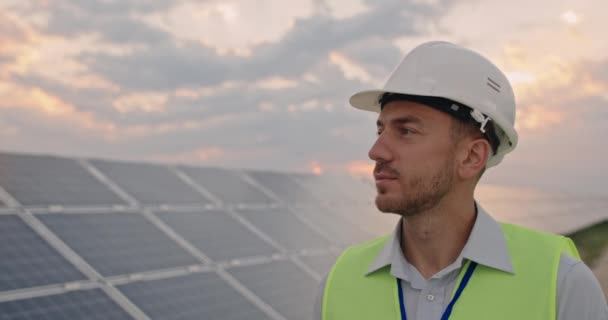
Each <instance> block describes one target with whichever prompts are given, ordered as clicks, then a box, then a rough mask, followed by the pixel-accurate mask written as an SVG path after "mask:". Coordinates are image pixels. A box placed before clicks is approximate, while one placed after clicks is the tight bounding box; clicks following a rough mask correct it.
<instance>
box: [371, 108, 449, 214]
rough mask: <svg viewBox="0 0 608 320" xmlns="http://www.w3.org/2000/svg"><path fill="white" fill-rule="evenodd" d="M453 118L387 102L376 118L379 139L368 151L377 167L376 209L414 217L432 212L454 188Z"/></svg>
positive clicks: (375, 176) (434, 111) (427, 109)
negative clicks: (431, 209)
mask: <svg viewBox="0 0 608 320" xmlns="http://www.w3.org/2000/svg"><path fill="white" fill-rule="evenodd" d="M452 121H453V119H452V117H451V116H450V115H448V114H446V113H444V112H441V111H438V110H435V109H433V108H431V107H428V106H425V105H423V104H418V103H415V102H410V101H393V102H389V103H387V104H386V105H385V106H384V108H383V110H382V112H381V113H380V116H379V117H378V121H377V126H378V138H377V140H376V142H375V143H374V145H373V146H372V148H371V149H370V150H369V157H370V158H371V159H372V160H374V161H375V162H376V167H375V169H374V178H375V180H376V188H377V191H378V194H377V196H376V206H377V207H378V209H379V210H380V211H382V212H392V213H397V214H400V215H403V216H412V215H415V214H417V213H420V212H422V211H424V210H428V209H430V208H432V207H434V206H435V205H436V204H437V203H438V202H439V201H440V200H441V199H442V198H443V197H444V196H445V195H446V194H447V193H448V192H449V191H450V189H451V188H452V184H453V180H454V174H455V173H454V152H455V145H454V139H453V138H452V136H451V131H450V130H451V126H452V125H453V124H452Z"/></svg>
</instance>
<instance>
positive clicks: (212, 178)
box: [181, 167, 274, 204]
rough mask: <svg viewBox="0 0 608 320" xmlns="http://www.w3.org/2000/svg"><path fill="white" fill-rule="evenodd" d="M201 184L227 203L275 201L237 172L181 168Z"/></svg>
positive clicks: (267, 202)
mask: <svg viewBox="0 0 608 320" xmlns="http://www.w3.org/2000/svg"><path fill="white" fill-rule="evenodd" d="M181 170H182V171H184V172H185V173H186V174H187V175H188V176H190V177H191V178H192V179H193V180H194V181H196V182H197V183H198V184H199V185H201V186H203V187H204V188H205V189H207V190H208V191H209V192H211V193H212V194H213V195H214V196H216V197H218V198H219V199H220V200H222V201H223V202H224V203H226V204H270V203H273V202H274V201H273V200H272V199H270V198H269V197H268V196H267V195H266V194H264V193H263V192H262V191H260V190H259V189H257V188H256V187H254V186H253V185H251V184H249V183H248V182H247V181H245V180H244V179H242V178H241V177H240V176H239V175H238V173H237V172H234V171H230V170H226V169H216V168H192V167H183V168H181Z"/></svg>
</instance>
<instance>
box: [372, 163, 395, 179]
mask: <svg viewBox="0 0 608 320" xmlns="http://www.w3.org/2000/svg"><path fill="white" fill-rule="evenodd" d="M379 173H385V174H388V175H391V176H394V177H398V176H399V171H397V170H395V169H394V168H391V167H390V166H389V165H387V164H386V163H385V162H376V166H375V167H374V174H379Z"/></svg>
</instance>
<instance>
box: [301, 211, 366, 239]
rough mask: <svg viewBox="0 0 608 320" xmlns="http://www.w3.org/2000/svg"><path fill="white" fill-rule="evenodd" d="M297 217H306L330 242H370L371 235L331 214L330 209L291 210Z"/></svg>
mask: <svg viewBox="0 0 608 320" xmlns="http://www.w3.org/2000/svg"><path fill="white" fill-rule="evenodd" d="M292 210H294V211H295V212H296V213H297V214H298V215H301V216H304V217H306V218H307V219H308V220H309V221H311V222H312V223H313V224H314V225H316V226H317V227H318V228H319V229H320V230H321V231H323V232H324V233H325V234H326V235H328V236H330V237H331V238H330V239H331V241H332V242H333V243H336V244H340V245H349V244H353V243H356V242H363V241H366V240H371V239H372V238H373V236H372V234H371V233H369V232H366V231H364V230H363V229H362V228H361V227H359V226H357V225H356V224H354V223H353V222H352V220H351V219H352V218H351V219H347V218H346V217H342V216H339V215H338V214H336V213H333V212H331V209H322V208H319V207H300V208H293V209H292Z"/></svg>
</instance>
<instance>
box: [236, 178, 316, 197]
mask: <svg viewBox="0 0 608 320" xmlns="http://www.w3.org/2000/svg"><path fill="white" fill-rule="evenodd" d="M247 174H248V175H249V176H250V177H252V178H253V179H254V180H256V181H257V182H258V183H259V184H260V185H262V186H263V187H265V188H267V189H269V190H270V191H272V192H273V193H274V194H276V195H277V196H278V197H279V198H281V199H282V200H283V201H285V202H287V203H316V202H318V201H317V200H316V199H315V198H314V197H313V196H312V194H311V193H310V192H309V191H308V190H306V189H305V188H303V187H302V186H300V185H299V184H298V183H297V182H296V181H295V180H293V179H292V178H291V177H290V176H289V175H288V174H284V173H278V172H265V171H248V172H247Z"/></svg>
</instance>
